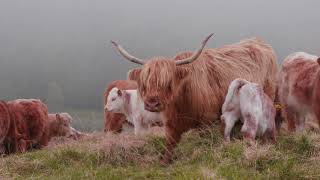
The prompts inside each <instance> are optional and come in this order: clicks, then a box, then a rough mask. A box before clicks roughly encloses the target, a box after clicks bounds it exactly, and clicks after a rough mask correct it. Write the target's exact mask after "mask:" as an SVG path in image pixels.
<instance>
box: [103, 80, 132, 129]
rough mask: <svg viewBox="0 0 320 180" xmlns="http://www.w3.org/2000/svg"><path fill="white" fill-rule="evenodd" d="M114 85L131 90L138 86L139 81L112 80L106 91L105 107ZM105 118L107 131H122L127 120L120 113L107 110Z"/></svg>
mask: <svg viewBox="0 0 320 180" xmlns="http://www.w3.org/2000/svg"><path fill="white" fill-rule="evenodd" d="M114 87H117V88H119V89H121V90H130V89H137V88H138V86H137V83H136V82H135V81H130V80H116V81H112V82H111V83H110V84H108V86H107V88H106V90H105V92H104V106H103V107H105V105H106V104H107V101H108V95H109V92H110V91H111V89H113V88H114ZM104 120H105V126H104V131H105V132H108V131H113V132H121V130H122V125H123V124H124V122H125V121H126V117H125V116H124V115H123V114H120V113H112V112H108V111H107V110H104Z"/></svg>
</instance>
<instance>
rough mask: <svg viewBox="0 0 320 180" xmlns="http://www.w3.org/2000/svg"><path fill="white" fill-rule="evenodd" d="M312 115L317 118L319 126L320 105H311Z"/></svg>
mask: <svg viewBox="0 0 320 180" xmlns="http://www.w3.org/2000/svg"><path fill="white" fill-rule="evenodd" d="M313 111H314V115H315V117H316V118H317V119H318V124H319V127H320V105H318V104H316V105H314V107H313Z"/></svg>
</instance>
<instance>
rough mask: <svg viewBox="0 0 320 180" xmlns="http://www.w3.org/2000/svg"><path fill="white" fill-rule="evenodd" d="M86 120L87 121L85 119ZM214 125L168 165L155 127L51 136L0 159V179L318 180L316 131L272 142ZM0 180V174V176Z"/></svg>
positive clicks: (189, 136) (187, 138)
mask: <svg viewBox="0 0 320 180" xmlns="http://www.w3.org/2000/svg"><path fill="white" fill-rule="evenodd" d="M90 122H91V121H90ZM216 129H218V128H214V129H210V130H206V131H203V132H198V131H190V132H188V133H186V134H185V135H184V136H183V138H182V141H181V143H180V144H179V145H178V147H177V148H176V150H175V160H174V162H173V164H171V165H169V166H168V167H162V166H161V165H160V164H159V158H160V157H161V152H162V151H163V150H164V136H163V132H162V130H161V129H159V128H158V129H153V130H151V131H150V132H149V133H148V134H147V135H146V136H134V135H132V134H128V133H123V134H118V135H114V134H104V133H92V134H90V135H89V136H88V137H84V138H83V139H81V140H79V141H73V140H67V139H63V138H56V139H54V140H53V142H51V143H50V145H49V147H47V148H45V149H44V150H39V151H34V152H28V153H25V154H20V155H11V156H8V157H4V158H1V160H0V177H2V179H7V178H8V179H10V178H12V179H290V180H291V179H320V134H319V133H315V132H311V131H310V132H305V133H300V134H280V135H279V137H278V141H277V143H276V144H274V145H261V144H256V145H254V146H249V145H247V144H246V143H245V142H244V141H242V140H239V139H236V140H233V141H232V142H231V143H230V144H224V143H223V140H222V137H221V135H220V133H219V132H218V130H216ZM0 179H1V178H0Z"/></svg>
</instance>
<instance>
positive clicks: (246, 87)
mask: <svg viewBox="0 0 320 180" xmlns="http://www.w3.org/2000/svg"><path fill="white" fill-rule="evenodd" d="M275 115H276V110H275V108H274V107H273V101H272V100H271V99H270V98H269V97H268V96H267V95H266V94H265V93H264V92H263V89H262V87H261V86H260V85H258V84H256V83H251V82H249V81H246V80H244V79H240V78H237V79H235V80H233V81H232V82H231V84H230V86H229V89H228V93H227V96H226V99H225V101H224V103H223V105H222V115H221V122H222V124H223V126H224V127H225V128H224V139H225V141H227V142H229V141H230V133H231V130H232V128H233V126H234V125H235V123H236V122H237V121H238V120H241V121H242V122H243V126H242V128H241V133H242V134H243V137H244V138H245V139H247V140H249V141H250V142H251V143H252V142H254V141H255V138H256V136H260V137H262V138H263V141H264V142H266V141H269V140H271V142H275V133H276V127H275Z"/></svg>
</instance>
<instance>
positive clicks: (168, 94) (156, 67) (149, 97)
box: [112, 34, 213, 112]
mask: <svg viewBox="0 0 320 180" xmlns="http://www.w3.org/2000/svg"><path fill="white" fill-rule="evenodd" d="M212 35H213V34H210V35H209V36H208V37H207V38H206V39H205V40H204V41H203V42H202V45H201V47H200V48H199V49H198V50H197V51H196V52H195V53H194V54H192V55H191V56H190V57H188V58H185V59H181V60H177V61H174V59H173V58H166V57H153V58H150V59H148V60H147V61H144V60H142V59H139V58H136V57H134V56H132V55H130V54H129V53H128V52H127V51H125V50H124V49H123V48H122V47H121V46H120V45H118V44H117V43H116V42H114V41H112V44H113V45H114V46H115V48H116V49H117V50H118V52H119V53H120V54H121V55H122V56H123V57H124V58H125V59H127V60H129V61H131V62H133V63H136V64H140V65H142V67H141V68H137V69H134V70H131V71H130V72H129V74H128V77H129V78H131V80H136V81H137V83H138V91H139V94H140V96H141V98H142V99H143V101H144V106H145V109H146V110H148V111H151V112H161V111H163V110H165V108H166V106H167V105H168V104H170V103H171V102H172V101H173V100H174V98H175V96H176V95H177V92H178V89H179V87H180V85H181V82H183V81H182V80H183V79H185V78H186V77H187V76H188V71H187V70H186V68H181V67H180V66H181V65H184V64H188V63H192V62H193V61H194V60H196V59H197V58H198V57H199V56H200V54H201V52H202V50H203V48H204V47H205V45H206V43H207V42H208V40H209V39H210V37H211V36H212ZM132 78H134V79H132Z"/></svg>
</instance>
